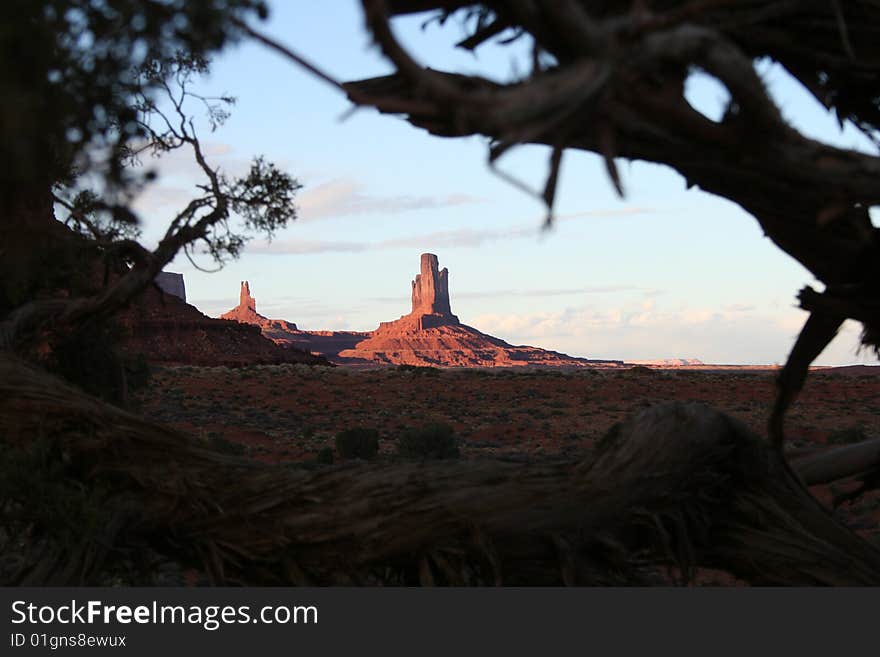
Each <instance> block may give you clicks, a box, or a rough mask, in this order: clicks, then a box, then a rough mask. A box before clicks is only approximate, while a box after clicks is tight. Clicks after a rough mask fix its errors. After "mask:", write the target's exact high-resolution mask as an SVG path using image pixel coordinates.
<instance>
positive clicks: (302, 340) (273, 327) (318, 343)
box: [220, 281, 370, 358]
mask: <svg viewBox="0 0 880 657" xmlns="http://www.w3.org/2000/svg"><path fill="white" fill-rule="evenodd" d="M220 319H226V320H230V321H234V322H239V323H241V324H251V325H253V326H258V327H260V330H261V331H262V333H263V335H264V336H265V337H267V338H269V339H270V340H272V341H273V342H274V343H275V344H278V345H281V346H284V347H293V348H295V349H301V350H304V351H307V352H311V353H314V354H317V355H319V356H324V357H326V358H336V357H337V355H338V354H339V352H340V351H342V350H344V349H350V348H351V347H353V346H354V345H356V344H357V343H358V342H360V341H361V340H363V339H364V338H366V337H368V336H369V335H370V334H369V333H364V332H357V331H301V330H299V329H298V328H297V326H296V324H294V323H293V322H288V321H287V320H284V319H269V318H267V317H264V316H263V315H261V314H260V313H258V312H257V300H256V299H254V297H252V296H251V286H250V283H249V282H248V281H242V282H241V290H240V291H239V295H238V305H237V306H236V307H235V308H233V309H232V310H230V311H228V312H225V313H223V314H222V315H220Z"/></svg>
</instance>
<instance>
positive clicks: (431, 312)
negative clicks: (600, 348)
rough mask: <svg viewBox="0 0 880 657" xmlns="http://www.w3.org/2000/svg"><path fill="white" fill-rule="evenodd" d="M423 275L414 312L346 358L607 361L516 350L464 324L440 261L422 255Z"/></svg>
mask: <svg viewBox="0 0 880 657" xmlns="http://www.w3.org/2000/svg"><path fill="white" fill-rule="evenodd" d="M419 269H420V271H419V273H418V275H417V276H416V278H415V280H414V281H413V282H412V311H411V312H410V313H409V314H408V315H404V316H403V317H401V318H400V319H398V320H396V321H393V322H382V323H381V324H379V328H378V329H376V330H375V331H373V333H372V334H371V335H370V336H369V337H367V338H366V339H365V340H362V341H360V342H358V343H357V344H356V345H354V346H353V347H352V348H349V349H345V350H342V351H340V352H339V353H338V356H339V357H340V358H342V359H356V360H361V361H368V362H372V363H383V364H394V365H434V366H437V365H439V366H443V367H512V366H524V365H539V366H558V365H565V366H575V367H584V366H591V367H594V366H603V365H611V366H613V365H615V364H616V363H610V362H609V363H606V362H605V361H588V360H587V359H584V358H572V357H571V356H566V355H565V354H560V353H557V352H555V351H546V350H544V349H537V348H535V347H528V346H514V345H511V344H508V343H507V342H505V341H504V340H500V339H498V338H495V337H492V336H491V335H486V334H485V333H481V332H480V331H478V330H477V329H475V328H473V327H471V326H467V325H465V324H462V323H461V322H460V321H458V317H456V316H455V315H453V314H452V308H451V307H450V305H449V271H448V270H447V269H445V268H444V269H440V266H439V264H438V263H437V256H435V255H434V254H433V253H423V254H422V257H421V261H420V267H419Z"/></svg>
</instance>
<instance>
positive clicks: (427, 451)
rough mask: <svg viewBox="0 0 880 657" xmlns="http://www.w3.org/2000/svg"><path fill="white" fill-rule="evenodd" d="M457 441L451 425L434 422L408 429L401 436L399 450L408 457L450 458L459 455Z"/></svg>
mask: <svg viewBox="0 0 880 657" xmlns="http://www.w3.org/2000/svg"><path fill="white" fill-rule="evenodd" d="M457 443H458V440H457V439H456V437H455V430H454V429H453V428H452V427H451V426H449V425H448V424H438V423H434V424H428V425H426V426H424V427H421V428H419V429H408V430H406V431H405V432H404V433H403V435H402V436H401V437H400V440H399V442H398V446H397V450H398V453H399V454H400V455H401V456H404V457H407V458H418V459H449V458H457V457H458V456H459V450H458V444H457Z"/></svg>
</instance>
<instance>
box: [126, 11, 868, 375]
mask: <svg viewBox="0 0 880 657" xmlns="http://www.w3.org/2000/svg"><path fill="white" fill-rule="evenodd" d="M270 7H271V9H272V12H271V15H270V19H269V21H268V22H267V23H264V24H262V25H260V26H259V29H260V30H261V31H263V32H265V33H267V34H269V35H271V36H273V37H274V38H276V39H277V40H279V41H281V42H282V43H284V44H286V45H288V46H290V47H291V48H292V49H294V50H295V51H296V52H297V53H299V54H300V55H302V56H305V57H306V58H307V59H309V60H310V61H312V62H313V63H315V64H317V65H318V66H319V67H320V68H322V69H323V70H325V71H326V72H328V73H329V74H330V75H331V76H333V77H334V78H335V79H338V80H354V79H361V78H366V77H372V76H376V75H382V74H386V73H388V72H390V67H389V65H388V64H387V63H386V62H385V61H384V60H383V59H382V57H381V55H380V53H379V52H378V51H377V49H376V48H375V47H372V46H371V45H370V43H369V39H368V37H367V33H366V31H365V29H364V27H363V19H362V16H361V13H360V9H359V5H358V3H357V2H355V1H354V0H327V1H326V2H302V1H296V2H279V1H276V2H273V3H270ZM425 18H426V17H425V16H417V17H407V18H405V19H401V20H399V21H397V22H395V25H394V27H395V32H396V34H397V35H398V37H399V38H400V39H401V40H402V41H403V42H404V43H405V44H407V45H409V46H410V47H411V48H412V49H413V52H414V53H415V54H416V56H417V58H418V59H419V61H420V62H421V63H423V64H425V65H429V66H432V67H435V68H440V69H447V70H457V71H465V72H471V73H481V74H484V75H487V76H490V77H493V78H495V79H500V80H504V79H509V78H510V76H511V75H515V74H516V72H517V70H525V68H524V66H523V65H522V64H521V63H519V62H518V60H517V56H518V54H517V53H516V52H513V53H511V52H510V50H511V49H509V48H500V47H489V48H486V49H481V50H479V51H478V52H477V56H474V55H472V54H470V53H466V52H463V51H456V50H455V49H453V48H452V47H451V46H452V44H454V43H455V42H456V41H457V40H458V39H460V37H461V27H460V26H459V25H458V24H456V23H455V22H453V21H450V22H449V23H448V24H447V25H446V26H444V27H440V26H437V25H428V26H427V27H425V28H424V29H423V27H422V24H423V23H424V20H425ZM514 50H515V49H514ZM519 54H521V53H519ZM759 70H760V72H761V73H762V75H763V76H764V79H765V80H766V82H767V84H768V86H769V88H770V90H771V93H772V94H773V96H774V98H775V99H776V100H777V103H778V104H779V106H780V108H781V109H782V112H783V114H784V116H786V118H788V119H789V120H790V121H791V122H792V123H794V124H795V125H796V126H797V127H798V128H799V129H800V130H801V131H802V132H804V133H806V134H808V135H809V136H811V137H813V138H816V139H819V140H822V141H824V142H827V143H831V144H834V145H838V146H841V147H845V148H855V149H859V150H862V151H865V152H871V153H876V149H875V148H874V147H873V145H872V144H871V143H870V142H869V141H868V140H867V139H865V138H864V137H863V136H862V135H860V133H858V131H857V130H855V129H854V128H852V127H851V126H846V127H845V128H844V129H843V130H841V129H840V128H839V126H838V125H837V122H836V119H834V118H833V117H831V116H829V115H828V114H827V113H826V112H825V110H824V108H822V107H821V106H820V105H819V104H818V103H817V102H816V101H815V100H813V99H812V98H811V97H810V96H809V95H807V94H806V92H804V91H803V90H802V89H801V88H800V87H799V86H798V85H797V83H796V82H794V81H793V80H792V79H791V78H789V77H788V76H787V75H786V74H785V73H784V71H782V70H781V69H779V68H778V67H775V66H773V65H770V64H768V63H763V62H762V63H760V64H759ZM196 90H197V91H199V92H200V93H204V94H221V93H222V94H231V95H233V96H235V97H236V98H237V102H236V105H235V106H234V107H233V108H232V115H231V117H230V118H229V120H228V121H227V122H226V123H225V124H224V125H223V126H222V127H220V128H219V129H217V130H216V131H215V132H211V131H210V129H209V127H208V126H207V124H206V122H204V121H199V120H198V119H197V123H196V126H197V128H198V130H199V135H200V138H201V140H202V142H203V143H204V145H205V147H206V150H207V153H208V156H209V160H210V162H211V163H212V165H214V166H217V167H219V168H220V169H221V170H223V171H225V172H228V173H229V174H231V175H235V174H240V173H242V172H244V171H245V170H246V168H247V166H248V163H249V161H250V159H251V158H252V157H253V156H255V155H263V156H265V157H266V158H267V159H268V160H271V161H273V162H275V163H276V164H278V165H279V166H280V167H281V168H283V169H284V170H286V171H288V172H289V173H291V174H292V175H293V176H295V177H296V178H297V179H298V180H299V182H300V183H302V185H303V187H302V189H301V190H300V192H299V193H298V195H297V206H298V218H297V220H296V221H295V222H293V223H292V224H291V225H290V226H289V227H287V228H286V229H284V230H282V231H279V232H278V233H277V234H276V235H275V237H274V239H273V240H271V242H266V241H265V240H264V239H262V238H256V239H254V240H253V241H251V242H250V243H249V245H248V247H247V248H246V250H245V252H244V253H243V255H242V256H241V257H240V258H239V259H238V260H235V261H233V262H231V263H229V264H228V265H227V266H226V267H225V268H223V269H222V270H221V271H219V272H216V273H203V272H201V271H199V270H198V269H196V268H195V267H193V266H192V265H191V264H190V263H189V262H188V261H187V260H186V258H183V257H178V258H177V259H176V260H175V261H174V262H173V263H171V264H170V265H169V266H168V267H166V270H167V271H176V272H182V273H183V274H184V277H185V282H186V288H187V300H188V301H189V302H190V303H192V304H193V305H195V306H196V307H198V308H199V309H200V310H202V311H203V312H205V313H206V314H208V315H211V316H214V317H216V316H217V315H219V314H221V313H223V312H225V311H226V310H228V309H230V308H232V307H233V306H235V305H236V304H237V303H238V292H239V285H240V281H243V280H248V281H249V282H250V289H251V292H252V294H253V296H254V297H256V299H257V310H258V312H260V313H261V314H263V315H265V316H268V317H270V318H273V319H286V320H288V321H292V322H295V323H296V324H297V325H298V326H299V328H301V329H306V330H319V329H320V330H327V329H331V330H360V331H368V330H372V329H374V328H376V327H377V326H378V324H379V322H380V321H389V320H392V319H396V318H398V317H400V316H401V315H404V314H406V313H407V312H409V310H410V281H411V280H412V278H413V277H414V276H415V274H416V273H418V266H419V255H420V254H421V253H424V252H431V253H435V254H437V256H438V257H439V260H440V266H441V267H448V268H449V271H450V297H451V303H452V310H453V312H454V313H455V314H457V315H458V317H459V318H460V319H461V321H462V322H464V323H465V324H468V325H470V326H473V327H475V328H477V329H479V330H481V331H483V332H485V333H489V334H491V335H494V336H496V337H499V338H502V339H504V340H507V341H508V342H511V343H513V344H529V345H534V346H539V347H543V348H547V349H554V350H557V351H563V352H565V353H568V354H571V355H574V356H583V357H589V358H602V359H609V358H610V359H624V360H649V359H663V358H697V359H700V360H702V361H703V362H706V363H730V364H774V363H783V362H784V361H785V358H786V357H787V355H788V352H789V350H790V349H791V346H792V344H793V342H794V339H795V337H796V336H797V333H798V331H799V329H800V326H801V325H802V324H803V322H804V320H805V319H806V314H805V313H804V312H803V311H801V310H800V309H798V308H797V307H796V294H797V291H798V290H799V289H800V288H802V287H803V286H804V285H808V284H811V285H814V286H818V289H821V284H818V283H817V281H815V280H814V279H813V277H812V276H811V274H810V273H809V272H808V271H806V270H805V269H804V268H803V267H802V266H801V265H800V264H799V263H797V262H796V261H794V260H793V259H792V258H790V257H789V256H787V255H786V254H785V253H783V252H782V251H781V250H779V249H778V248H777V247H776V246H774V245H773V244H772V243H771V242H770V241H769V240H768V239H767V238H765V237H764V236H763V232H762V231H761V229H760V227H759V226H758V224H757V222H756V220H755V219H754V218H753V217H751V216H750V215H749V214H747V213H746V212H744V211H743V210H742V209H741V208H739V207H738V206H737V205H735V204H733V203H731V202H729V201H727V200H724V199H721V198H719V197H715V196H712V195H710V194H706V193H704V192H702V191H700V190H699V189H695V188H693V189H690V190H687V189H686V188H685V184H684V180H683V179H682V178H681V176H679V175H678V174H677V173H675V172H674V171H673V170H671V169H669V168H668V167H663V166H659V165H654V164H649V163H643V162H628V161H620V162H619V168H620V171H621V174H622V178H623V186H624V189H625V192H626V195H625V198H623V199H621V198H619V197H618V196H617V194H616V193H615V191H614V189H613V187H612V186H611V184H610V182H609V180H608V178H607V176H606V174H605V172H604V166H603V164H602V162H601V160H600V159H599V158H598V157H597V156H595V155H591V154H588V153H582V152H576V151H567V152H566V153H565V155H564V158H563V168H562V172H561V175H560V180H559V186H558V189H557V201H556V213H557V217H558V221H557V223H556V225H555V227H554V228H553V229H552V230H551V231H549V232H545V231H542V230H541V225H542V222H543V218H544V215H545V210H544V208H543V206H542V205H541V204H540V203H539V202H538V201H536V200H535V199H534V198H532V197H531V196H529V195H528V194H525V193H523V192H522V191H521V190H519V189H517V188H515V187H513V186H511V185H510V184H509V183H508V182H506V181H504V180H502V179H501V178H499V177H498V176H496V175H495V174H493V173H492V172H491V171H490V170H489V168H488V167H487V165H486V141H485V139H483V138H480V137H469V138H459V139H442V138H438V137H433V136H431V135H428V134H427V133H426V132H424V131H422V130H419V129H417V128H414V127H412V126H411V125H409V124H408V123H406V122H405V121H404V120H402V119H400V118H398V117H393V116H382V115H379V114H378V113H377V112H375V111H373V110H368V109H359V110H357V111H355V112H353V113H351V112H349V110H350V109H351V105H350V104H349V103H348V101H347V100H346V98H345V97H344V96H343V95H342V94H341V93H340V92H339V91H338V90H336V89H334V88H333V87H331V86H330V85H328V84H327V83H326V82H324V81H321V80H320V79H318V78H316V77H315V76H313V75H311V74H310V73H308V72H306V71H305V70H304V69H302V68H300V67H298V66H296V65H295V64H293V63H292V62H290V60H288V59H285V58H284V57H282V56H280V55H278V54H276V53H274V52H272V51H270V50H269V49H267V48H266V47H265V46H262V45H260V44H256V43H245V44H240V45H237V46H235V47H233V48H230V49H228V50H226V51H224V52H223V53H221V54H220V55H219V56H218V57H217V58H216V59H215V61H214V62H213V66H212V70H211V73H210V75H208V76H207V77H205V78H203V79H200V80H198V82H197V84H196ZM687 97H688V100H689V102H690V103H691V104H692V105H693V106H694V107H695V108H697V109H698V110H700V111H702V112H703V113H705V114H707V115H708V116H712V117H716V118H717V116H718V115H720V112H721V108H722V107H723V105H724V100H725V97H726V92H725V90H724V89H723V87H722V86H720V85H719V84H718V83H717V82H715V81H714V80H712V79H711V78H709V77H708V76H706V75H703V74H699V73H694V74H693V75H692V76H691V78H690V79H689V81H688V86H687ZM194 110H195V108H194ZM548 157H549V151H548V149H546V148H543V147H538V146H527V147H521V148H519V149H518V150H516V151H514V152H512V153H511V154H509V155H505V156H504V157H503V158H502V159H501V160H500V167H501V168H502V169H503V170H504V171H506V172H508V173H511V174H513V175H515V176H516V177H518V178H519V179H521V180H523V181H526V182H527V183H528V184H529V185H530V186H531V187H532V188H534V189H541V188H542V186H543V182H544V179H545V176H546V166H547V160H548ZM144 164H145V166H151V167H154V168H156V169H157V172H158V173H159V179H158V183H157V184H156V185H155V186H154V187H153V188H151V189H150V190H149V191H148V192H146V193H145V194H144V195H143V196H142V197H140V198H139V199H138V201H137V203H136V205H135V207H136V209H137V210H138V211H139V212H140V213H141V215H142V216H143V217H144V218H145V223H144V238H145V241H146V242H147V243H155V241H156V240H157V239H158V237H159V236H160V235H161V234H162V232H163V231H164V227H165V226H167V223H168V221H169V220H170V218H171V217H172V216H173V215H174V214H175V211H176V210H179V209H180V208H182V207H183V206H184V205H185V204H186V202H187V200H188V199H190V198H191V197H192V195H193V190H194V186H195V185H196V184H198V183H200V182H202V181H201V179H200V178H199V176H198V171H197V168H196V167H195V165H194V163H193V162H192V158H191V156H188V155H186V154H185V153H182V152H177V153H173V154H171V155H170V156H166V157H165V158H163V159H162V160H159V161H152V160H148V161H146V162H145V163H144ZM875 223H876V221H875ZM198 262H199V263H200V264H201V265H202V266H204V267H210V266H211V264H212V263H211V262H210V260H209V259H206V258H205V259H202V260H200V261H198ZM859 330H860V326H859V325H858V324H856V323H854V322H848V323H847V324H846V325H845V326H844V329H843V330H842V331H841V333H840V335H838V337H837V338H836V339H835V341H834V342H833V343H832V344H831V345H830V346H829V347H828V348H827V349H826V350H825V352H824V353H823V354H822V356H820V358H819V359H818V360H817V364H823V365H842V364H850V363H862V362H864V363H876V362H877V361H876V358H874V357H873V356H872V355H871V354H870V353H868V352H866V351H861V352H859V351H858V335H859Z"/></svg>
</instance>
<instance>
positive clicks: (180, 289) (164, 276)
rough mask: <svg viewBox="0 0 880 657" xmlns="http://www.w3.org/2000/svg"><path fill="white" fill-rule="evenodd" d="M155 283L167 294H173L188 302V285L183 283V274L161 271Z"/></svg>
mask: <svg viewBox="0 0 880 657" xmlns="http://www.w3.org/2000/svg"><path fill="white" fill-rule="evenodd" d="M155 281H156V285H158V286H159V287H160V288H161V289H162V291H163V292H165V293H166V294H173V295H174V296H176V297H177V298H178V299H180V300H181V301H186V285H184V283H183V274H175V273H174V272H170V271H160V272H159V273H158V274H157V275H156V279H155Z"/></svg>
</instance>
